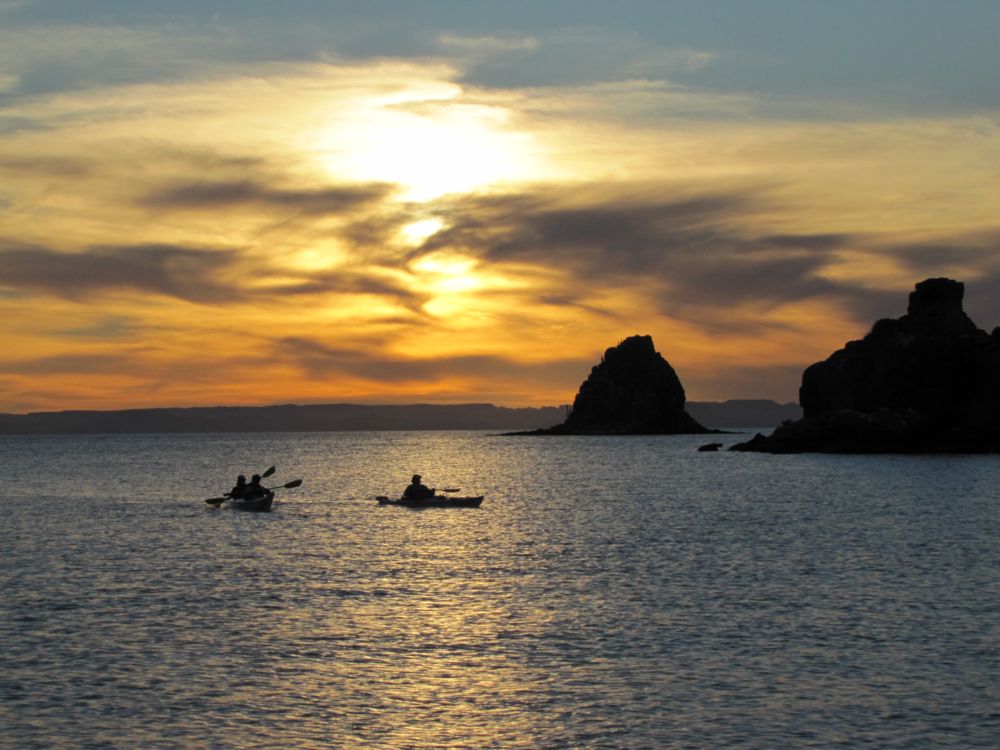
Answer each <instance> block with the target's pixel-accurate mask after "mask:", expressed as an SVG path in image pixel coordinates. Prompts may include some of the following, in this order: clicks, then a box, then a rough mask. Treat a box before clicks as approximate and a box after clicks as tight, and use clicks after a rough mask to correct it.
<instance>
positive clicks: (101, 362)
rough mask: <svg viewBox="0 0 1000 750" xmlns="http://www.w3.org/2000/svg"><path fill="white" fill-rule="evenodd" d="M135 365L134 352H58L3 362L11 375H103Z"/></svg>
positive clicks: (122, 370)
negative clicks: (48, 355) (47, 355)
mask: <svg viewBox="0 0 1000 750" xmlns="http://www.w3.org/2000/svg"><path fill="white" fill-rule="evenodd" d="M135 367H136V360H135V358H134V355H133V354H57V355H54V356H50V357H36V358H34V359H27V360H20V361H13V362H11V361H7V362H4V363H3V369H4V372H6V373H8V374H10V375H65V374H80V375H84V374H98V375H102V374H107V373H113V372H118V373H120V372H128V371H129V370H133V369H135Z"/></svg>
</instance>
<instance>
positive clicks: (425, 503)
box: [375, 495, 483, 508]
mask: <svg viewBox="0 0 1000 750" xmlns="http://www.w3.org/2000/svg"><path fill="white" fill-rule="evenodd" d="M375 499H376V500H377V501H378V504H379V505H402V506H403V507H405V508H478V507H479V506H480V505H481V504H482V502H483V496H482V495H478V496H477V497H451V496H448V495H435V496H434V497H429V498H427V499H426V500H407V499H406V498H403V497H400V498H392V497H385V496H384V495H379V496H378V497H376V498H375Z"/></svg>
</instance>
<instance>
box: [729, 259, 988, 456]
mask: <svg viewBox="0 0 1000 750" xmlns="http://www.w3.org/2000/svg"><path fill="white" fill-rule="evenodd" d="M964 293H965V286H964V284H962V283H961V282H958V281H953V280H952V279H940V278H939V279H927V280H926V281H922V282H920V283H919V284H917V286H916V289H915V290H914V291H913V292H912V293H911V294H910V300H909V307H908V310H907V313H906V315H904V316H902V317H901V318H898V319H884V320H880V321H878V322H877V323H876V324H875V325H874V326H873V327H872V329H871V332H869V333H868V335H867V336H865V337H864V338H863V339H862V340H860V341H851V342H850V343H848V344H847V345H846V346H845V347H844V348H843V349H840V350H839V351H837V352H834V353H833V354H832V355H831V356H830V357H829V358H828V359H827V360H825V361H823V362H817V363H816V364H814V365H812V366H811V367H809V368H808V369H806V371H805V372H804V373H803V375H802V386H801V388H800V389H799V402H800V404H801V405H802V409H803V418H802V419H801V420H798V421H796V422H786V423H784V424H783V425H782V426H781V427H779V428H778V429H776V430H775V431H774V432H773V433H772V434H771V435H770V436H767V437H765V436H763V435H760V434H758V435H757V436H756V437H754V439H753V440H751V441H749V442H747V443H741V444H739V445H736V446H733V448H732V450H756V451H767V452H772V453H793V452H804V451H822V452H845V453H848V452H849V453H887V452H891V453H912V452H934V453H937V452H998V451H1000V328H995V329H994V330H993V333H992V334H987V333H986V332H985V331H982V330H980V329H979V328H977V327H976V325H975V323H973V322H972V320H970V319H969V317H968V315H966V314H965V311H964V310H963V309H962V298H963V296H964Z"/></svg>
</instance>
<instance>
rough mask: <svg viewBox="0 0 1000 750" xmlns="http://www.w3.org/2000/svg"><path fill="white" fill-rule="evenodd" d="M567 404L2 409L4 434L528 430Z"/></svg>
mask: <svg viewBox="0 0 1000 750" xmlns="http://www.w3.org/2000/svg"><path fill="white" fill-rule="evenodd" d="M565 414H566V409H565V407H553V406H547V407H542V408H537V409H534V408H523V409H509V408H506V407H502V406H493V405H492V404H455V405H438V404H411V405H405V406H392V405H388V406H368V405H363V404H309V405H301V406H300V405H291V404H289V405H283V406H260V407H253V406H214V407H193V408H188V409H128V410H124V411H61V412H38V413H34V414H0V434H7V435H10V434H34V435H39V434H83V433H138V432H326V431H331V432H332V431H347V430H528V429H536V428H538V427H547V426H549V425H552V424H555V423H556V422H558V421H559V420H560V419H562V418H563V417H564V416H565Z"/></svg>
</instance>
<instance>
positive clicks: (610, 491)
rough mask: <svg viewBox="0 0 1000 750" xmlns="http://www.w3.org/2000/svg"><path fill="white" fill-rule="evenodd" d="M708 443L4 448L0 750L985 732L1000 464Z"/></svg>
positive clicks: (705, 742) (261, 442)
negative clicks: (278, 491)
mask: <svg viewBox="0 0 1000 750" xmlns="http://www.w3.org/2000/svg"><path fill="white" fill-rule="evenodd" d="M701 442H704V438H699V437H657V438H618V439H614V438H548V439H546V438H517V439H515V438H498V437H490V436H487V435H485V434H482V433H459V434H454V433H360V434H352V433H335V434H309V435H304V434H301V435H261V436H251V437H250V438H241V437H237V436H228V435H226V436H220V435H180V436H176V435H174V436H166V435H146V436H107V437H101V436H98V437H32V438H27V437H26V438H0V466H2V467H3V468H2V472H3V476H4V479H5V481H4V485H5V487H6V489H5V494H4V496H3V498H2V500H0V511H2V512H0V547H2V561H3V564H2V566H0V585H2V600H0V643H2V647H0V746H2V747H11V748H42V747H45V748H49V747H54V748H91V747H115V748H118V747H120V748H134V747H219V748H223V747H225V748H256V747H268V748H282V747H345V748H368V747H373V748H406V747H414V748H416V747H468V748H480V747H500V748H570V747H584V748H592V747H601V748H604V747H606V748H674V747H677V748H762V749H763V748H785V747H789V748H804V747H816V748H829V747H871V748H975V747H983V748H986V747H989V748H995V747H997V738H998V737H1000V654H998V649H1000V544H998V541H1000V513H998V507H1000V502H998V493H1000V489H998V488H1000V459H997V458H996V457H984V456H976V457H920V456H916V457H842V456H793V457H775V456H762V455H752V454H729V453H720V454H711V453H708V454H706V453H696V452H695V451H694V447H695V446H697V445H698V444H700V443H701ZM271 463H274V464H277V465H278V469H279V472H278V474H277V475H276V476H275V477H274V483H276V484H277V483H283V482H286V481H288V480H290V479H294V478H298V477H302V478H303V479H304V480H305V484H304V486H303V487H302V488H300V489H298V490H294V491H288V492H287V493H285V494H284V495H279V500H283V502H281V503H280V504H278V505H277V506H276V509H275V512H274V513H272V514H270V515H254V514H240V513H234V512H230V511H224V510H223V511H213V510H211V509H210V508H208V506H206V505H205V504H204V503H203V502H202V499H203V498H205V497H209V496H212V495H216V494H219V493H220V491H224V490H225V489H227V488H228V484H229V483H230V482H231V480H232V476H233V475H235V474H236V473H237V472H238V471H247V472H252V471H254V470H256V471H260V470H261V469H263V468H265V467H266V466H267V465H269V464H271ZM417 470H419V471H420V472H421V473H422V474H423V475H424V477H425V479H427V480H429V483H431V484H436V485H437V486H438V487H442V486H457V487H461V488H463V490H469V491H472V492H474V494H480V493H483V494H485V495H486V501H485V503H484V504H483V507H482V508H480V509H478V510H475V509H472V510H469V509H464V510H440V509H428V510H421V511H412V510H408V509H405V508H394V507H378V506H376V504H375V503H374V501H373V500H371V497H372V496H374V495H377V494H390V493H392V492H393V491H394V490H396V491H398V490H399V489H401V488H402V486H403V484H405V482H406V480H407V479H408V477H409V475H410V474H411V473H413V472H414V471H417Z"/></svg>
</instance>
